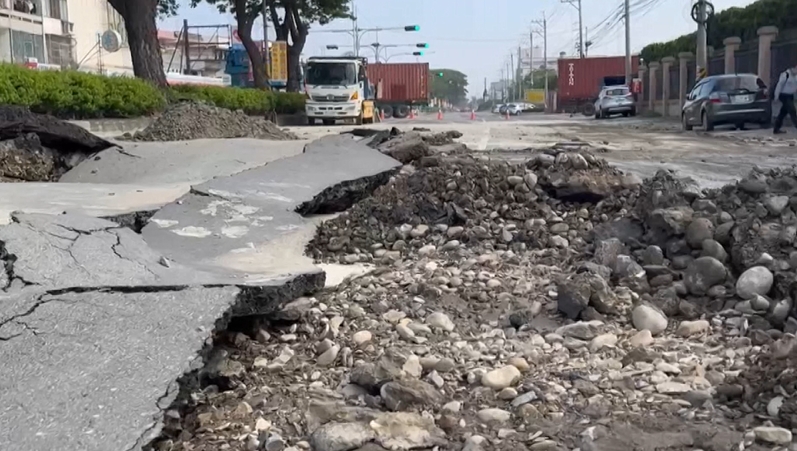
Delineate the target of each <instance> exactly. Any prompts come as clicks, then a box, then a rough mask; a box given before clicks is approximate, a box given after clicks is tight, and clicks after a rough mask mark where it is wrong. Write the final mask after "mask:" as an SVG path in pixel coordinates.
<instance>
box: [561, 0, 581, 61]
mask: <svg viewBox="0 0 797 451" xmlns="http://www.w3.org/2000/svg"><path fill="white" fill-rule="evenodd" d="M561 2H562V3H569V4H570V5H572V6H573V7H574V8H576V11H578V57H579V58H584V20H583V18H582V16H581V0H561Z"/></svg>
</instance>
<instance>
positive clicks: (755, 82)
mask: <svg viewBox="0 0 797 451" xmlns="http://www.w3.org/2000/svg"><path fill="white" fill-rule="evenodd" d="M765 87H766V85H764V82H763V81H761V80H759V79H758V77H756V76H754V75H742V76H737V77H723V78H719V79H717V82H716V84H715V85H714V91H717V92H730V91H736V90H739V89H746V90H748V91H753V92H755V91H758V90H759V89H763V88H765Z"/></svg>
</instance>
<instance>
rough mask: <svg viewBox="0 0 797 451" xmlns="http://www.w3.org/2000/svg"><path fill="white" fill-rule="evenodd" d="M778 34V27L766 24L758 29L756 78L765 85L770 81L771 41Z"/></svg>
mask: <svg viewBox="0 0 797 451" xmlns="http://www.w3.org/2000/svg"><path fill="white" fill-rule="evenodd" d="M777 35H778V27H774V26H766V27H761V28H759V29H758V78H760V79H761V80H763V81H764V83H766V84H767V85H769V83H770V82H771V81H772V78H771V77H772V74H771V73H770V72H771V70H772V41H774V40H775V37H776V36H777Z"/></svg>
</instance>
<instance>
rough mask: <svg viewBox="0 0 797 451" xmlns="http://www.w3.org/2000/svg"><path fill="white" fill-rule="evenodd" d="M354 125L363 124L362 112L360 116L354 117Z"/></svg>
mask: <svg viewBox="0 0 797 451" xmlns="http://www.w3.org/2000/svg"><path fill="white" fill-rule="evenodd" d="M354 125H363V114H362V113H360V115H359V116H357V117H355V118H354Z"/></svg>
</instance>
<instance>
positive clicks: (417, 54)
mask: <svg viewBox="0 0 797 451" xmlns="http://www.w3.org/2000/svg"><path fill="white" fill-rule="evenodd" d="M412 56H423V52H412Z"/></svg>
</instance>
